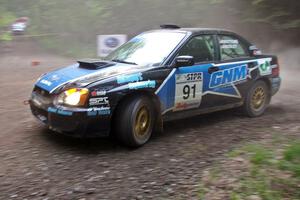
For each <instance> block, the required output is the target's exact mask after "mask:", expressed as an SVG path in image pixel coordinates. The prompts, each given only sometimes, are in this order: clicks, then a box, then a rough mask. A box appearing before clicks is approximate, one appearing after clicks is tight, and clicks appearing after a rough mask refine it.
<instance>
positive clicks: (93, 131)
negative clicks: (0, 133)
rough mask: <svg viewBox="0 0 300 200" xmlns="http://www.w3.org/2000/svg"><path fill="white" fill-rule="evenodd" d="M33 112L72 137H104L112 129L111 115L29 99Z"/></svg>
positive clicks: (50, 125) (51, 126)
mask: <svg viewBox="0 0 300 200" xmlns="http://www.w3.org/2000/svg"><path fill="white" fill-rule="evenodd" d="M29 104H30V108H31V112H32V114H33V115H34V116H35V117H36V118H37V119H39V120H40V121H41V122H43V123H44V124H45V125H47V126H48V127H49V128H50V129H51V130H54V131H56V132H59V133H63V134H66V135H69V136H72V137H103V136H108V135H109V131H110V115H101V116H99V115H90V114H89V113H90V111H88V110H81V111H78V110H76V109H72V108H69V109H65V108H63V109H62V108H57V107H55V106H53V105H51V106H43V105H37V104H36V103H35V102H34V101H32V100H30V101H29Z"/></svg>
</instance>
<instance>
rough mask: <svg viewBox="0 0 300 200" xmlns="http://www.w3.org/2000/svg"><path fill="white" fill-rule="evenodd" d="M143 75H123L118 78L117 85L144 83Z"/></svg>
mask: <svg viewBox="0 0 300 200" xmlns="http://www.w3.org/2000/svg"><path fill="white" fill-rule="evenodd" d="M142 80H143V77H142V73H135V74H130V75H121V76H118V77H117V83H118V84H123V83H130V82H137V81H142Z"/></svg>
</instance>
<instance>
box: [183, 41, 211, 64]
mask: <svg viewBox="0 0 300 200" xmlns="http://www.w3.org/2000/svg"><path fill="white" fill-rule="evenodd" d="M214 55H215V48H214V39H213V36H212V35H200V36H195V37H193V38H192V39H190V40H189V41H188V42H187V44H185V46H183V47H182V49H180V51H179V53H178V56H193V57H194V61H195V63H200V62H208V61H213V60H214Z"/></svg>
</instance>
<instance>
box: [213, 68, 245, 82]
mask: <svg viewBox="0 0 300 200" xmlns="http://www.w3.org/2000/svg"><path fill="white" fill-rule="evenodd" d="M245 79H247V65H240V66H237V67H233V68H229V69H225V70H220V71H217V72H214V73H212V75H211V79H210V83H209V88H216V87H220V86H228V85H231V84H233V83H236V82H239V81H242V80H245Z"/></svg>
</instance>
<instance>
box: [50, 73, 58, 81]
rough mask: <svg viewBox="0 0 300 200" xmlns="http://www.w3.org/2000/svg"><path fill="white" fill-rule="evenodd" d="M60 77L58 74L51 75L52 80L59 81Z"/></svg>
mask: <svg viewBox="0 0 300 200" xmlns="http://www.w3.org/2000/svg"><path fill="white" fill-rule="evenodd" d="M59 79H60V78H59V76H58V75H57V74H54V75H52V76H51V77H50V80H51V81H58V80H59Z"/></svg>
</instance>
